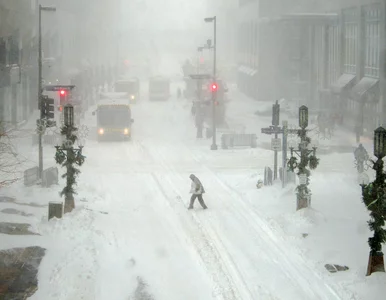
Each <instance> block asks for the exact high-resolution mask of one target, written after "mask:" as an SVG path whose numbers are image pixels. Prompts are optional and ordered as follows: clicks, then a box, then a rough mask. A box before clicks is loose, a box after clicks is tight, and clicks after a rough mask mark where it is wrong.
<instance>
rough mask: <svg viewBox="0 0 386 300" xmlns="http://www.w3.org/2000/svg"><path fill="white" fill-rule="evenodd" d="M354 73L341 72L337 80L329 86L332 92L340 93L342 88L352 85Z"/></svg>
mask: <svg viewBox="0 0 386 300" xmlns="http://www.w3.org/2000/svg"><path fill="white" fill-rule="evenodd" d="M354 81H355V75H353V74H342V75H341V76H340V77H339V78H338V80H337V81H336V82H335V83H334V84H333V85H332V86H331V91H332V92H333V93H334V94H340V93H341V92H342V91H343V90H344V89H347V88H350V87H352V86H353V85H354Z"/></svg>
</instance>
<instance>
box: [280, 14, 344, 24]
mask: <svg viewBox="0 0 386 300" xmlns="http://www.w3.org/2000/svg"><path fill="white" fill-rule="evenodd" d="M279 20H280V21H284V22H297V23H298V24H308V25H336V24H338V20H339V15H338V14H328V13H327V14H317V13H293V14H285V15H282V16H280V18H279Z"/></svg>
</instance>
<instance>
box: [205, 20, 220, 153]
mask: <svg viewBox="0 0 386 300" xmlns="http://www.w3.org/2000/svg"><path fill="white" fill-rule="evenodd" d="M204 21H205V22H206V23H211V22H213V28H214V33H213V82H216V25H217V24H216V22H217V19H216V16H214V17H210V18H205V19H204ZM216 96H217V93H216V92H212V117H213V135H212V138H213V140H212V146H211V147H210V149H211V150H217V145H216V111H215V108H216V105H215V104H216Z"/></svg>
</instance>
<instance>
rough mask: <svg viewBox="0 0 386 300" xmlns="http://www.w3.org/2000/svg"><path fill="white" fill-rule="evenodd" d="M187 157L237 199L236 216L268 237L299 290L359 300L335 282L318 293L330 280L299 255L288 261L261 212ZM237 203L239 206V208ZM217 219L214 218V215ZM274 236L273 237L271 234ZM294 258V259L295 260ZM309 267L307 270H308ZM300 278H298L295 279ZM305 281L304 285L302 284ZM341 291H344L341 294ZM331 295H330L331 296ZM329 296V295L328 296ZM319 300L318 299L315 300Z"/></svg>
mask: <svg viewBox="0 0 386 300" xmlns="http://www.w3.org/2000/svg"><path fill="white" fill-rule="evenodd" d="M186 152H187V153H190V154H191V156H192V157H193V159H194V160H195V161H196V162H197V163H198V164H200V165H201V166H202V167H203V168H205V169H206V170H207V171H208V172H209V173H210V174H211V175H213V178H215V179H216V181H217V183H218V184H219V185H221V186H222V188H223V195H224V196H225V197H227V196H228V197H229V195H230V196H231V197H232V198H233V199H237V201H231V206H232V213H236V214H237V216H238V218H239V220H240V221H242V222H243V223H244V224H245V226H246V228H250V226H252V229H253V231H254V233H255V235H256V236H259V237H263V236H264V242H265V243H266V244H268V245H269V248H270V249H274V250H275V252H276V253H275V255H274V257H280V258H282V259H283V260H284V261H283V260H282V261H281V264H280V265H281V266H282V265H283V263H284V265H285V268H282V270H283V271H285V270H290V271H289V272H288V271H287V272H286V276H287V277H288V279H290V280H291V281H292V282H294V283H295V285H298V286H299V288H302V289H303V290H304V289H305V290H307V291H308V292H309V293H310V294H311V295H312V297H313V298H312V299H325V300H333V299H347V300H352V299H355V298H353V297H354V294H353V293H352V292H349V291H347V289H344V291H343V289H342V287H340V289H339V287H338V286H337V285H336V284H333V283H331V282H328V284H327V283H324V287H325V290H324V291H323V290H318V289H317V288H316V287H317V286H319V284H318V283H319V282H320V281H323V282H324V281H325V280H326V279H327V278H326V277H324V276H322V274H321V273H320V272H316V271H315V270H312V269H311V267H310V266H309V265H308V264H301V262H305V261H304V260H303V259H302V258H301V257H300V255H298V254H297V253H296V262H293V261H290V259H288V258H287V257H288V256H287V253H288V251H286V249H284V248H283V247H280V243H282V242H284V239H281V240H279V238H278V237H277V236H275V235H274V234H273V232H272V229H271V228H270V227H269V225H268V224H267V223H266V222H265V221H264V217H262V216H261V214H260V213H259V212H257V211H256V210H254V211H251V209H250V208H249V207H247V205H246V203H245V202H244V200H243V196H242V195H241V194H240V192H239V191H237V190H236V189H234V188H233V187H231V186H230V185H229V184H227V183H226V182H224V181H223V180H222V179H221V178H220V177H219V176H218V175H217V174H216V173H215V172H213V171H212V170H211V169H210V168H209V167H207V166H206V165H204V164H202V163H201V162H200V161H199V159H197V157H195V155H194V154H193V153H192V152H191V151H190V149H188V148H187V151H186ZM235 203H237V205H236V204H235ZM212 216H213V215H212ZM268 233H271V234H268ZM291 257H292V258H293V256H291ZM299 265H302V266H303V270H304V269H305V270H306V271H307V272H306V273H305V274H304V272H301V271H300V270H299ZM304 267H305V268H304ZM293 275H296V276H293ZM310 275H313V277H314V280H313V282H311V277H310ZM293 278H296V281H293ZM299 281H301V282H299ZM338 290H340V291H338ZM327 291H329V292H327ZM326 292H327V293H326ZM315 297H317V298H315Z"/></svg>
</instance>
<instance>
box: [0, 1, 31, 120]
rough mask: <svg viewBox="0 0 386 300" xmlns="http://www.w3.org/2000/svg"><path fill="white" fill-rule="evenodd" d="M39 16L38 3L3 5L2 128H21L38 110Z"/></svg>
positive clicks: (0, 38)
mask: <svg viewBox="0 0 386 300" xmlns="http://www.w3.org/2000/svg"><path fill="white" fill-rule="evenodd" d="M36 16H37V11H36V6H35V2H34V1H5V0H2V1H0V122H1V123H2V124H6V125H17V124H18V123H19V122H21V121H23V120H26V119H28V116H29V115H30V114H31V112H32V110H33V109H35V108H36V107H37V73H36V72H35V71H36V70H37V69H36V66H37V55H36V53H37V39H36V36H37V35H36V32H37V26H34V25H35V24H37V23H36V22H35V21H36ZM31 24H32V25H33V26H31Z"/></svg>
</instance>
